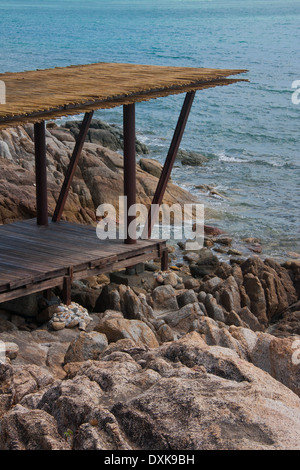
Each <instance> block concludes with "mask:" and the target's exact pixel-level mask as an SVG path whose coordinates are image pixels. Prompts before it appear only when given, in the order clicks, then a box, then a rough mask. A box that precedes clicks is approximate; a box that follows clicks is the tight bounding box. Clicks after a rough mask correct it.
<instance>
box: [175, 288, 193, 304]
mask: <svg viewBox="0 0 300 470" xmlns="http://www.w3.org/2000/svg"><path fill="white" fill-rule="evenodd" d="M197 300H198V299H197V295H196V294H195V292H194V291H193V290H192V289H190V290H188V291H186V292H183V293H182V294H179V295H178V296H177V303H178V306H179V307H180V308H181V307H184V306H185V305H187V304H193V303H195V302H197Z"/></svg>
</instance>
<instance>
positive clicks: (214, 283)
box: [201, 276, 223, 294]
mask: <svg viewBox="0 0 300 470" xmlns="http://www.w3.org/2000/svg"><path fill="white" fill-rule="evenodd" d="M222 282H223V281H222V279H220V278H219V277H218V276H215V277H212V278H211V279H208V281H206V282H204V283H203V284H202V286H201V289H203V290H204V291H205V292H207V293H208V294H211V293H213V292H214V291H215V289H216V288H218V286H220V285H221V284H222Z"/></svg>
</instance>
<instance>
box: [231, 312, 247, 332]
mask: <svg viewBox="0 0 300 470" xmlns="http://www.w3.org/2000/svg"><path fill="white" fill-rule="evenodd" d="M225 321H226V325H234V326H241V327H244V328H248V325H247V323H245V322H244V321H243V320H242V319H241V317H240V316H239V315H238V314H237V313H236V312H235V311H234V310H231V312H229V313H228V314H227V315H226V316H225Z"/></svg>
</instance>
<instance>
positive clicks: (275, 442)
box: [0, 320, 300, 450]
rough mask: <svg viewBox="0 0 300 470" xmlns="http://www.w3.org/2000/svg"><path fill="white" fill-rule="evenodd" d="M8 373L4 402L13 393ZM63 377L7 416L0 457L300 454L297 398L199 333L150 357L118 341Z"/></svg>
mask: <svg viewBox="0 0 300 470" xmlns="http://www.w3.org/2000/svg"><path fill="white" fill-rule="evenodd" d="M210 321H213V320H210ZM234 328H235V327H234ZM238 330H240V329H239V328H237V329H236V331H238ZM241 330H243V329H241ZM248 331H250V330H248ZM251 334H252V335H255V333H254V332H252V333H251ZM241 336H242V335H241V334H240V337H241ZM247 341H248V344H249V345H250V344H251V340H249V338H248V339H247V335H244V342H245V344H246V343H247ZM9 367H10V368H11V367H12V366H5V368H4V369H2V370H0V372H2V375H1V376H0V377H1V381H0V384H1V388H0V391H1V394H0V397H3V396H4V395H3V392H5V393H6V395H7V394H9V393H10V388H11V383H10V382H9ZM66 370H67V373H68V376H67V377H66V379H64V380H61V381H57V382H56V383H53V384H50V385H48V386H47V389H46V391H44V392H42V393H41V392H40V391H38V392H34V391H33V392H32V390H30V389H29V390H30V393H31V399H30V400H29V399H28V401H27V402H26V401H24V403H26V404H25V405H24V404H23V406H21V405H17V406H16V407H14V408H13V409H12V410H11V411H8V412H6V413H5V414H4V416H3V417H2V420H1V428H0V448H1V449H68V448H73V449H80V450H82V449H85V450H125V449H127V450H130V449H135V450H138V449H147V450H170V449H173V450H194V449H226V450H228V449H263V450H267V449H299V448H300V444H299V442H300V424H299V423H300V399H299V397H297V396H296V395H295V394H294V393H293V392H292V391H291V390H289V389H287V388H286V387H285V386H284V385H282V384H280V383H279V382H278V381H276V380H275V379H273V378H271V376H270V375H269V374H268V373H267V372H265V371H262V370H261V369H258V368H257V367H255V366H254V365H252V364H249V362H246V361H245V360H244V359H241V357H240V356H239V355H238V354H237V352H236V351H234V350H232V349H229V348H227V347H221V346H216V345H211V346H210V345H208V344H207V343H206V342H205V341H204V338H203V337H201V336H200V335H199V333H196V332H193V333H190V334H188V335H185V336H183V337H182V338H181V339H180V340H178V341H174V342H171V343H166V344H164V345H163V346H161V347H160V348H156V349H151V350H148V349H147V348H146V347H145V346H144V347H137V346H136V345H135V343H133V342H132V341H131V340H128V339H127V340H121V341H118V342H116V343H112V344H111V345H110V346H108V348H107V349H106V350H104V351H103V353H102V355H101V357H100V358H99V360H97V361H91V360H89V361H86V362H82V363H76V364H75V363H70V364H67V366H66ZM3 374H4V375H3ZM5 377H6V378H5ZM35 393H36V395H37V399H36V401H35V400H34V399H33V398H32V395H35ZM23 400H24V399H23ZM28 403H30V405H31V407H30V408H28ZM66 436H67V437H66ZM70 436H71V437H70Z"/></svg>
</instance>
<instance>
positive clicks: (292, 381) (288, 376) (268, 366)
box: [251, 333, 300, 396]
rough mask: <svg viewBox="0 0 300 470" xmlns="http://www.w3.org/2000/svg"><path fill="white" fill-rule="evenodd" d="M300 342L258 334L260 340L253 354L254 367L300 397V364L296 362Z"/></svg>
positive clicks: (293, 339)
mask: <svg viewBox="0 0 300 470" xmlns="http://www.w3.org/2000/svg"><path fill="white" fill-rule="evenodd" d="M299 345H300V340H298V341H297V339H295V338H284V339H283V338H274V336H272V335H269V334H267V333H258V340H257V342H256V345H255V347H254V348H253V350H252V352H251V361H252V362H253V364H254V365H256V366H257V367H259V368H260V369H262V370H265V371H266V372H268V373H269V374H270V375H271V376H272V377H274V378H275V379H276V380H278V381H279V382H281V383H282V384H284V385H286V386H287V387H288V388H289V389H291V390H292V391H293V392H295V393H296V394H297V395H298V396H300V368H299V362H298V361H295V360H294V357H295V356H296V355H297V347H298V351H299V349H300V348H299Z"/></svg>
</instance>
